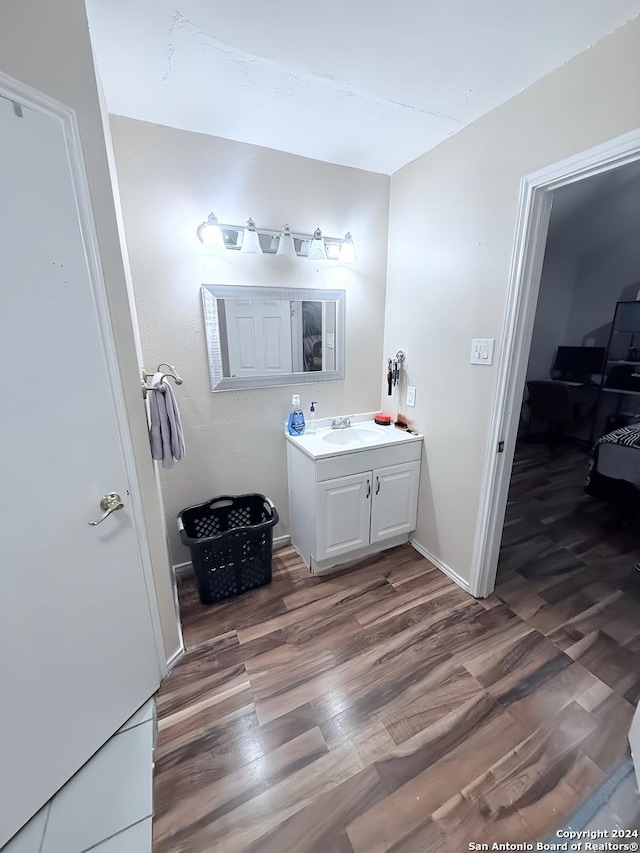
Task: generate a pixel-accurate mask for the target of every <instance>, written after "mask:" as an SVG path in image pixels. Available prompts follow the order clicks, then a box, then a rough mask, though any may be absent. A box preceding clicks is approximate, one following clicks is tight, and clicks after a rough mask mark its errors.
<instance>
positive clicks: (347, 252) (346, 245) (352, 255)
mask: <svg viewBox="0 0 640 853" xmlns="http://www.w3.org/2000/svg"><path fill="white" fill-rule="evenodd" d="M340 260H341V261H342V263H343V264H355V262H356V247H355V244H354V242H353V237H352V236H351V232H349V231H347V233H346V234H345V235H344V240H343V241H342V245H341V246H340Z"/></svg>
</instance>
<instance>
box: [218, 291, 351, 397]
mask: <svg viewBox="0 0 640 853" xmlns="http://www.w3.org/2000/svg"><path fill="white" fill-rule="evenodd" d="M345 301H346V294H345V291H344V290H318V289H312V288H292V287H244V286H236V285H218V284H203V285H202V307H203V311H204V325H205V331H206V336H207V354H208V358H209V375H210V377H211V390H212V391H235V390H238V389H240V388H268V387H270V386H274V385H299V384H304V383H310V382H333V381H335V380H338V379H344V330H345Z"/></svg>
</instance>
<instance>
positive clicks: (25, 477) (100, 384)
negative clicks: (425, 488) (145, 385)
mask: <svg viewBox="0 0 640 853" xmlns="http://www.w3.org/2000/svg"><path fill="white" fill-rule="evenodd" d="M22 113H23V114H22V117H20V116H19V115H17V114H16V112H15V111H14V108H13V105H12V103H11V101H9V100H7V99H5V98H2V97H0V146H1V150H2V156H1V157H0V270H1V272H0V275H1V276H2V305H1V308H0V341H1V342H2V352H3V356H2V362H1V363H2V386H1V388H0V395H1V396H0V400H1V403H0V409H1V411H2V419H1V427H0V429H1V435H2V458H1V460H0V483H1V484H2V488H1V491H0V535H1V539H0V541H1V542H2V548H3V554H2V575H1V578H2V588H1V590H0V673H2V675H1V684H2V686H1V688H0V696H1V699H0V721H1V725H0V847H1V846H2V845H3V844H4V843H5V842H6V841H7V840H8V839H9V838H10V837H11V836H12V835H13V834H14V833H15V832H16V831H17V830H18V829H19V828H20V826H21V825H22V824H23V823H24V822H26V821H27V819H28V818H29V817H31V815H33V814H34V812H35V811H36V810H37V809H38V808H39V807H40V806H42V805H43V803H45V802H46V801H47V800H49V799H50V797H51V796H52V795H53V794H54V792H55V791H56V790H57V789H58V788H59V787H60V786H61V785H62V784H63V783H64V782H65V781H66V780H67V779H69V777H70V776H71V775H72V774H73V773H74V772H75V771H76V770H78V769H79V767H80V766H81V765H82V764H83V763H84V762H85V761H86V760H87V759H88V758H89V757H90V756H91V755H92V754H93V753H94V752H95V751H96V750H97V749H98V748H99V747H100V746H101V745H102V744H103V743H104V742H105V741H106V740H107V739H108V738H109V737H110V735H111V734H112V733H113V732H114V731H115V730H116V729H117V728H119V726H121V725H122V723H124V722H125V720H126V719H127V718H128V717H129V716H130V715H131V714H132V713H133V712H134V711H135V710H136V709H137V708H138V707H139V706H140V705H141V704H142V703H143V702H144V701H145V700H146V699H147V698H148V697H149V696H150V695H151V694H152V693H154V691H155V690H156V689H157V687H158V685H159V681H160V663H159V658H158V652H157V650H156V644H155V634H154V630H153V626H152V617H151V613H152V611H151V608H152V607H155V606H156V605H155V600H154V599H152V600H151V601H150V598H149V597H148V595H147V590H146V586H145V579H144V575H143V568H142V563H141V555H140V550H139V546H138V538H137V537H138V535H140V536H143V535H144V532H143V531H140V533H138V532H137V530H136V527H135V524H136V522H135V520H134V518H133V515H132V511H131V498H130V495H129V491H130V486H131V483H130V482H129V481H128V478H127V470H126V469H125V461H124V456H123V453H124V451H123V441H122V438H123V436H122V433H121V432H120V431H119V424H118V421H117V418H116V413H115V404H114V387H115V386H114V385H112V378H113V375H114V374H113V371H112V372H110V371H109V367H108V364H109V362H108V361H107V355H106V352H107V350H106V349H105V346H106V345H107V344H106V343H105V342H106V341H107V340H108V335H109V328H108V326H105V321H104V312H103V311H102V313H101V309H99V308H97V303H96V295H95V294H96V292H97V291H96V290H94V286H95V278H94V277H92V274H91V272H90V266H89V263H88V260H87V255H86V253H85V244H84V241H83V236H82V233H83V232H82V230H81V226H80V219H79V214H78V208H77V205H76V193H75V190H74V183H73V177H72V171H71V167H70V154H69V152H68V150H67V145H66V141H65V135H64V125H63V123H62V120H61V119H59V118H58V117H56V116H53V115H49V114H46V113H44V112H43V113H40V112H37V111H35V110H32V109H28V108H25V107H23V109H22ZM89 225H90V223H89ZM90 227H91V226H90ZM85 233H86V232H85ZM100 317H102V318H103V319H102V322H101V320H100ZM105 336H107V337H105ZM134 369H135V368H134ZM114 381H115V380H114ZM140 405H142V396H141V398H140ZM109 492H116V493H118V494H119V495H120V496H121V498H122V503H123V504H124V508H123V509H120V510H118V511H116V512H114V513H113V514H112V515H111V516H110V517H108V518H107V519H106V520H105V521H104V522H103V523H102V524H100V525H98V526H96V527H92V526H90V525H89V522H90V521H91V520H92V519H96V518H97V517H99V516H100V515H101V510H100V508H99V506H98V503H99V501H100V498H101V497H102V496H103V495H105V494H106V493H109Z"/></svg>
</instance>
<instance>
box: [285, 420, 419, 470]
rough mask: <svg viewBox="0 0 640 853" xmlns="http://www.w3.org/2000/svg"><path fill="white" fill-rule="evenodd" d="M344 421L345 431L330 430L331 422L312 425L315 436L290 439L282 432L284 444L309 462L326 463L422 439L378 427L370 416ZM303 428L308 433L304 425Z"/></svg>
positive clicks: (399, 430)
mask: <svg viewBox="0 0 640 853" xmlns="http://www.w3.org/2000/svg"><path fill="white" fill-rule="evenodd" d="M337 417H343V416H342V415H338V416H337ZM345 417H346V416H345ZM348 417H350V419H351V424H352V426H351V427H347V428H346V429H331V427H330V424H331V420H332V418H322V419H318V420H317V421H316V424H315V427H316V432H315V433H312V434H310V433H308V432H305V434H304V435H299V436H298V435H296V436H293V435H289V433H288V432H287V431H286V428H285V435H286V437H287V441H290V442H291V444H292V445H294V446H295V447H297V448H299V449H300V450H301V451H302V452H303V453H305V454H306V455H307V456H310V457H311V458H312V459H326V458H327V457H330V456H341V455H343V454H344V453H359V452H361V451H364V450H375V449H376V448H379V447H390V446H392V445H396V444H405V443H406V442H408V441H422V440H423V438H424V436H422V435H420V434H415V435H412V434H411V433H409V432H406V431H405V430H401V429H398V428H397V427H395V426H380V425H379V424H376V423H375V421H374V420H373V413H371V412H368V413H365V414H362V415H349V416H348ZM306 426H307V429H308V428H309V422H308V421H307V424H306Z"/></svg>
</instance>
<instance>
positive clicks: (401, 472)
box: [371, 462, 420, 544]
mask: <svg viewBox="0 0 640 853" xmlns="http://www.w3.org/2000/svg"><path fill="white" fill-rule="evenodd" d="M419 480H420V463H419V462H405V463H403V464H402V465H389V466H388V467H387V468H376V470H375V471H374V472H373V500H372V505H371V544H374V543H376V542H382V541H383V540H385V539H392V538H393V537H394V536H401V535H402V534H404V533H410V532H411V531H412V530H415V526H416V513H417V506H418V483H419Z"/></svg>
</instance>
